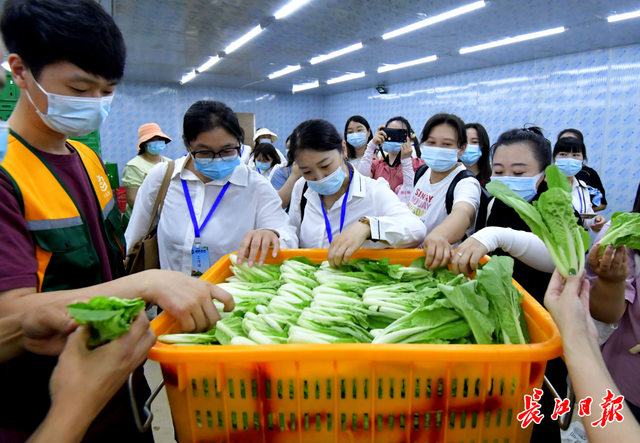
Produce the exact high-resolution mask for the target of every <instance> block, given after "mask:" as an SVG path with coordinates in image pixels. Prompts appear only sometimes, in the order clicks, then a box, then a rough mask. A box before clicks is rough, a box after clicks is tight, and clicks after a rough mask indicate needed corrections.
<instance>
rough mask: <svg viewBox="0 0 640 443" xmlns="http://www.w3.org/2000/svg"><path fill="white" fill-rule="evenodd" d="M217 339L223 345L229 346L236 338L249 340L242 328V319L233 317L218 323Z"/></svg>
mask: <svg viewBox="0 0 640 443" xmlns="http://www.w3.org/2000/svg"><path fill="white" fill-rule="evenodd" d="M215 336H216V339H218V342H220V344H221V345H228V344H230V343H231V340H232V339H233V338H234V337H244V338H247V334H246V333H245V332H244V329H243V328H242V317H238V316H231V317H227V318H225V319H224V320H220V321H219V322H218V323H216V332H215Z"/></svg>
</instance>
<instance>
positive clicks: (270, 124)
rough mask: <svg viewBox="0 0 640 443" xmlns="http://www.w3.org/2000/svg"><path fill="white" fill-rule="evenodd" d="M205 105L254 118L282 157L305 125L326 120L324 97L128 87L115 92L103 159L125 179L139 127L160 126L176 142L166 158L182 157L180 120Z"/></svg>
mask: <svg viewBox="0 0 640 443" xmlns="http://www.w3.org/2000/svg"><path fill="white" fill-rule="evenodd" d="M203 99H210V100H219V101H222V102H224V103H226V104H227V105H228V106H229V107H231V109H233V110H234V111H236V112H253V113H255V115H256V128H260V127H267V128H269V129H271V130H272V131H273V132H275V133H276V134H278V135H279V137H280V139H279V140H278V142H277V143H276V147H277V148H279V149H281V150H283V151H284V142H285V139H286V137H287V135H289V134H290V133H291V131H292V130H293V129H294V128H295V126H296V125H297V124H298V123H300V122H301V121H304V120H307V119H309V118H318V117H321V116H323V115H324V103H325V99H324V98H323V97H316V96H309V95H307V96H305V95H295V96H292V95H282V94H274V93H267V92H259V91H243V90H235V89H221V88H205V87H198V86H175V87H172V86H163V85H153V84H145V83H126V82H124V83H123V84H122V85H120V86H118V89H117V90H116V96H115V98H114V99H113V104H112V107H111V113H110V114H109V117H108V118H107V120H106V121H105V124H104V126H103V127H102V130H101V138H102V140H101V142H102V157H103V159H104V160H105V161H107V162H115V163H118V170H119V171H120V173H121V174H122V169H123V168H124V165H125V164H126V163H127V162H128V161H129V160H131V158H133V157H134V156H135V155H136V154H137V150H136V146H137V144H138V127H139V126H140V125H142V124H144V123H149V122H155V123H158V124H159V125H160V127H161V128H162V130H163V131H164V133H165V134H167V135H168V136H169V137H171V138H172V139H173V142H172V143H170V144H169V145H168V146H167V149H166V151H165V153H164V154H163V155H166V156H167V157H171V158H177V157H180V156H182V155H183V154H184V153H185V147H184V144H183V143H182V118H183V116H184V113H185V112H186V111H187V109H188V108H189V106H191V105H192V104H193V103H194V102H196V101H198V100H203ZM251 136H252V135H251Z"/></svg>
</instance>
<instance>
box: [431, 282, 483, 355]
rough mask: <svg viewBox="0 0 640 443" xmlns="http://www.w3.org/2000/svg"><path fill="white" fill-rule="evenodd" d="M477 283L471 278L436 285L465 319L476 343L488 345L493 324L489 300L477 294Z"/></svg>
mask: <svg viewBox="0 0 640 443" xmlns="http://www.w3.org/2000/svg"><path fill="white" fill-rule="evenodd" d="M477 284H478V282H477V281H476V280H471V281H468V282H466V283H463V284H461V285H458V286H448V285H438V288H440V290H441V291H442V293H443V294H444V295H445V297H447V299H448V300H449V301H450V302H451V304H452V305H453V307H454V309H455V310H456V311H457V312H458V313H459V314H460V315H462V316H463V317H464V319H465V320H466V321H467V323H468V324H469V327H470V328H471V331H472V332H473V336H474V338H475V340H476V343H478V344H481V345H489V344H491V343H493V339H492V337H491V335H492V334H493V331H494V330H495V324H494V322H493V320H492V319H491V317H490V316H489V300H487V298H486V297H485V296H483V295H480V294H478V291H477V290H476V285H477Z"/></svg>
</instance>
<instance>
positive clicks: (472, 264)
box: [451, 238, 489, 276]
mask: <svg viewBox="0 0 640 443" xmlns="http://www.w3.org/2000/svg"><path fill="white" fill-rule="evenodd" d="M456 252H457V253H456V254H454V255H453V260H452V261H451V265H452V267H453V272H455V273H456V274H464V275H466V276H469V274H471V273H473V272H474V271H476V270H477V269H478V266H479V263H480V260H481V259H482V257H484V256H485V255H487V254H488V253H489V250H488V249H487V247H486V246H485V245H483V244H482V243H480V242H479V241H478V240H476V239H475V238H468V239H467V240H465V241H464V242H463V243H462V244H461V245H460V246H458V250H457V251H456Z"/></svg>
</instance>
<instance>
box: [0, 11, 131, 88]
mask: <svg viewBox="0 0 640 443" xmlns="http://www.w3.org/2000/svg"><path fill="white" fill-rule="evenodd" d="M0 29H2V38H3V39H4V43H5V45H6V46H7V49H8V50H9V52H10V53H14V54H18V55H19V56H20V57H21V58H22V59H23V60H24V63H25V65H26V67H27V68H29V70H30V71H31V73H32V74H33V76H34V77H35V78H36V80H37V79H38V78H39V76H40V74H41V73H42V70H43V69H44V68H45V67H46V66H49V65H53V64H55V63H59V62H69V63H72V64H74V65H76V66H78V67H79V68H80V69H82V70H84V71H86V72H88V73H90V74H93V75H96V76H98V77H102V78H104V79H106V80H116V81H117V80H120V79H121V78H122V76H123V75H124V64H125V59H126V55H127V50H126V47H125V44H124V38H123V37H122V33H121V32H120V29H118V26H117V25H116V22H115V21H114V20H113V18H112V17H111V16H110V15H109V14H107V12H106V11H105V10H104V9H103V8H102V6H100V5H99V4H98V3H96V2H95V1H94V0H7V1H6V2H5V4H4V9H3V11H2V19H1V20H0Z"/></svg>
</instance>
